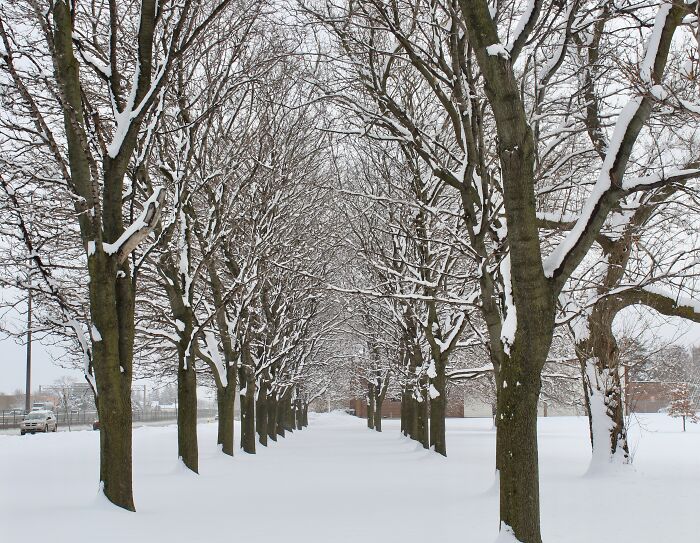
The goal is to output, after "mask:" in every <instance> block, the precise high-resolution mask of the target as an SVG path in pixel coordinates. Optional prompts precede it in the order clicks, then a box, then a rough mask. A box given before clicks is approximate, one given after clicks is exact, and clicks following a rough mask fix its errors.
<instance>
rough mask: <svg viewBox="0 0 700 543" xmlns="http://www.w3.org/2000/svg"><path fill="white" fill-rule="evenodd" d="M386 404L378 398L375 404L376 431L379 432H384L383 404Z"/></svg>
mask: <svg viewBox="0 0 700 543" xmlns="http://www.w3.org/2000/svg"><path fill="white" fill-rule="evenodd" d="M383 403H384V402H383V401H382V400H380V399H379V398H377V399H376V400H375V402H374V429H375V430H376V431H377V432H381V431H382V404H383Z"/></svg>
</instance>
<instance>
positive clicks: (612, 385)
mask: <svg viewBox="0 0 700 543" xmlns="http://www.w3.org/2000/svg"><path fill="white" fill-rule="evenodd" d="M582 369H583V384H584V391H585V398H586V410H587V412H588V422H589V429H590V437H591V447H592V459H591V465H602V464H607V463H610V462H620V463H627V461H628V458H629V449H628V446H627V429H626V427H625V417H624V409H623V404H622V392H621V390H622V385H621V382H620V373H619V368H616V367H614V366H613V367H612V368H610V367H609V366H608V364H607V363H606V362H604V361H601V360H600V359H597V358H589V359H587V360H585V361H584V362H583V368H582Z"/></svg>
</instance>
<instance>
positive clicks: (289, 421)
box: [282, 390, 294, 432]
mask: <svg viewBox="0 0 700 543" xmlns="http://www.w3.org/2000/svg"><path fill="white" fill-rule="evenodd" d="M282 405H283V407H284V419H283V424H284V429H285V431H287V432H294V409H293V407H292V391H291V390H289V392H287V393H286V394H285V396H284V402H283V404H282Z"/></svg>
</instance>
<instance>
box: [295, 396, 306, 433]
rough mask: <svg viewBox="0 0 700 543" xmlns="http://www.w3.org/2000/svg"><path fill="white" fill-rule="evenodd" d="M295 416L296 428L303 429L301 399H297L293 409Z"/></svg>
mask: <svg viewBox="0 0 700 543" xmlns="http://www.w3.org/2000/svg"><path fill="white" fill-rule="evenodd" d="M294 414H295V417H296V425H297V430H303V429H304V421H303V418H304V407H303V404H302V401H301V400H297V402H296V411H295V413H294Z"/></svg>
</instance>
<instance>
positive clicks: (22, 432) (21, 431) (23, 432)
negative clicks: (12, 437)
mask: <svg viewBox="0 0 700 543" xmlns="http://www.w3.org/2000/svg"><path fill="white" fill-rule="evenodd" d="M26 433H27V432H25V431H24V430H20V431H19V435H21V436H23V435H24V434H26Z"/></svg>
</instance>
